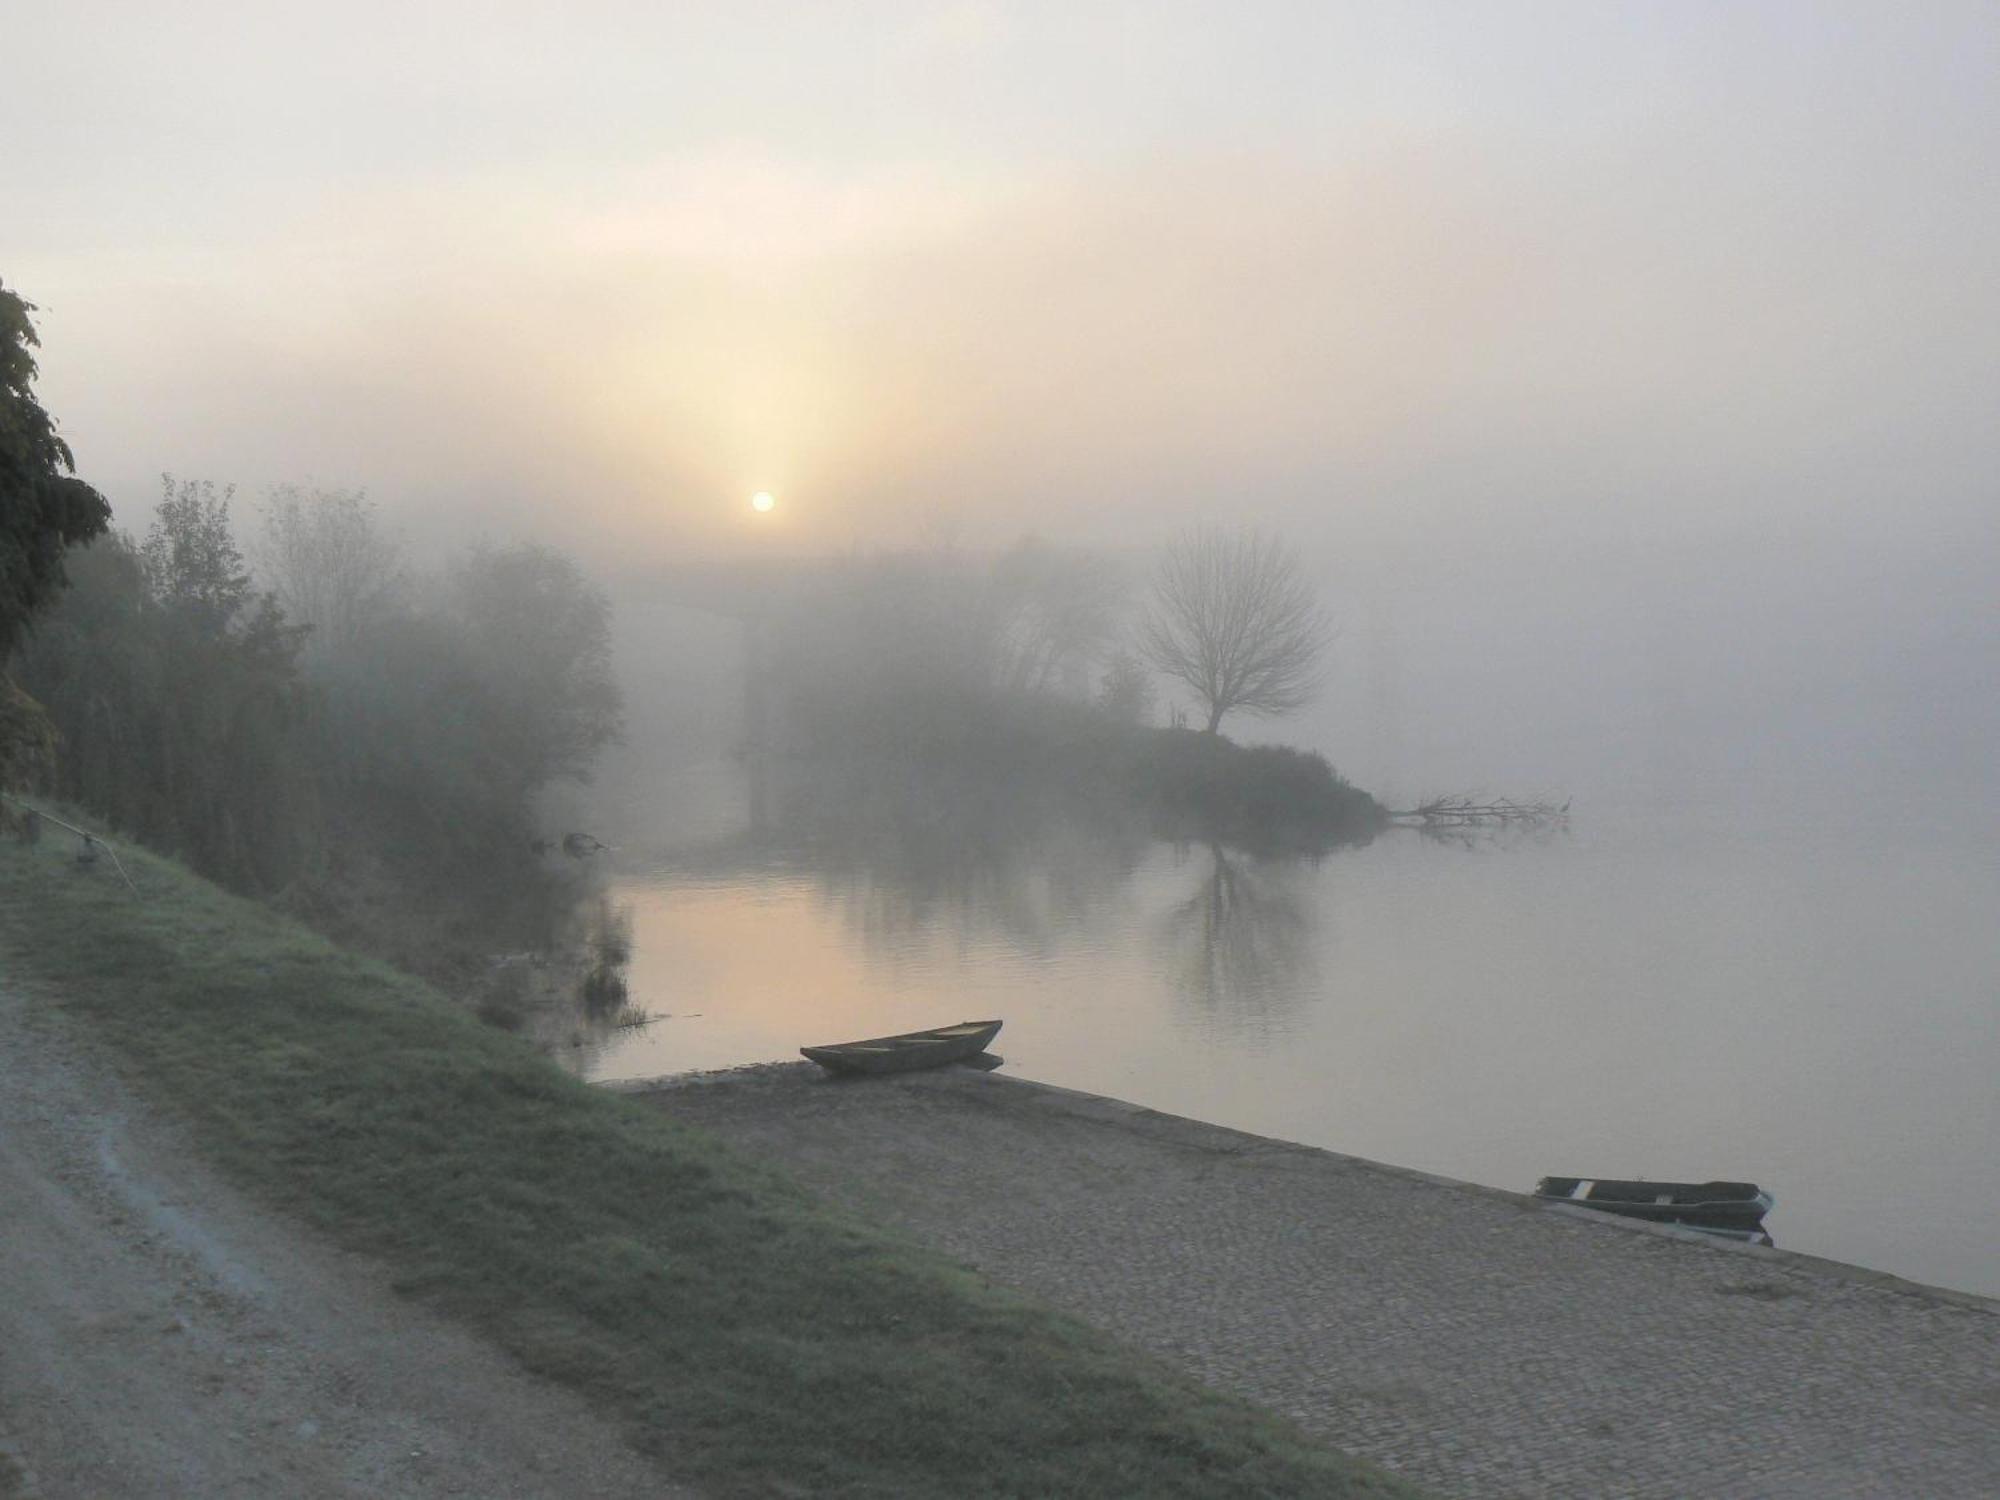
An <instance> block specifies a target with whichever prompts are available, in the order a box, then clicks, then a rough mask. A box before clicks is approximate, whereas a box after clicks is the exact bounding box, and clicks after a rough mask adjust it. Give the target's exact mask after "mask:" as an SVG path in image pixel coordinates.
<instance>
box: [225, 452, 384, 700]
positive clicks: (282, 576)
mask: <svg viewBox="0 0 2000 1500" xmlns="http://www.w3.org/2000/svg"><path fill="white" fill-rule="evenodd" d="M263 521H264V524H263V527H262V530H261V533H260V534H259V535H258V537H257V538H256V540H255V542H254V544H253V546H252V548H251V554H252V558H253V560H254V562H255V564H256V570H257V573H258V575H259V576H260V577H261V578H262V579H263V581H264V582H265V583H266V584H267V585H268V586H269V587H270V589H271V591H272V592H273V593H274V594H276V595H277V598H278V604H279V606H280V607H281V608H282V609H283V610H284V612H285V617H286V618H287V619H289V620H291V621H293V622H295V623H297V624H300V625H310V626H311V627H312V634H311V635H310V636H309V637H307V639H306V647H305V651H306V656H307V658H308V659H309V660H310V661H312V662H314V663H315V664H324V663H326V662H328V661H331V660H335V659H339V658H343V657H347V656H349V655H351V654H352V652H353V651H354V649H355V647H356V645H357V643H358V642H359V640H360V637H361V634H362V632H363V631H364V630H365V629H366V628H367V627H368V625H369V623H370V622H371V621H373V620H376V619H379V618H380V617H381V616H382V615H383V614H384V613H385V612H386V611H389V610H392V609H396V608H399V607H402V606H403V605H404V604H405V602H406V601H405V600H404V598H403V595H404V591H405V587H406V583H405V579H404V575H403V569H402V564H401V560H400V559H399V557H398V556H397V551H396V544H395V543H394V542H392V541H391V540H390V539H389V538H388V537H386V536H384V535H383V534H382V532H381V531H380V530H379V529H378V528H377V526H376V524H375V507H374V506H373V504H371V503H370V501H369V499H368V497H367V495H366V494H365V493H364V492H362V491H360V490H320V489H301V488H300V487H299V486H298V485H295V484H287V485H279V486H277V487H276V488H274V489H272V490H271V491H270V492H269V493H268V494H267V495H266V496H265V499H264V504H263Z"/></svg>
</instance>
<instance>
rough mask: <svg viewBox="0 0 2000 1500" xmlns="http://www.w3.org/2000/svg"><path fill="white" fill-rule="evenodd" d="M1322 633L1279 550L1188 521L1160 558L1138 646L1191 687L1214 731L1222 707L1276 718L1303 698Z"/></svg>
mask: <svg viewBox="0 0 2000 1500" xmlns="http://www.w3.org/2000/svg"><path fill="white" fill-rule="evenodd" d="M1331 638H1332V629H1331V626H1330V625H1329V623H1328V621H1327V618H1326V614H1325V612H1324V611H1323V610H1322V609H1321V608H1320V606H1319V601H1318V597H1317V596H1316V595H1315V594H1314V592H1313V588H1312V585H1311V584H1310V583H1308V582H1307V581H1306V580H1305V579H1304V578H1303V577H1302V576H1301V575H1300V573H1299V567H1298V560H1297V558H1296V557H1295V556H1294V555H1293V553H1292V551H1291V549H1290V548H1289V547H1287V546H1286V545H1285V544H1284V543H1283V542H1281V541H1280V540H1278V538H1276V537H1273V536H1266V535H1264V534H1262V533H1260V532H1257V531H1251V530H1243V531H1235V532H1228V531H1218V530H1214V529H1211V528H1208V527H1198V528H1196V529H1195V530H1193V531H1190V532H1188V533H1186V534H1185V535H1183V536H1181V537H1179V538H1178V539H1176V540H1175V541H1174V542H1172V543H1171V544H1170V545H1169V546H1168V548H1167V551H1166V555H1165V557H1163V558H1162V559H1161V561H1160V567H1159V572H1158V573H1157V575H1156V576H1155V578H1154V581H1153V605H1152V608H1151V609H1150V610H1149V611H1148V613H1147V616H1146V620H1145V623H1144V626H1143V627H1142V629H1141V633H1140V646H1141V649H1142V650H1143V651H1144V653H1145V655H1146V658H1147V659H1148V660H1149V661H1151V662H1152V664H1153V665H1154V666H1155V667H1157V668H1159V670H1160V671H1161V672H1162V673H1163V674H1165V675H1166V676H1168V677H1171V678H1173V679H1175V680H1176V681H1178V682H1181V683H1184V684H1185V685H1186V686H1187V687H1189V688H1191V689H1192V690H1193V691H1194V694H1195V696H1196V698H1197V699H1198V700H1199V701H1200V703H1201V706H1202V709H1203V711H1204V712H1206V713H1207V715H1208V724H1207V732H1208V733H1209V734H1214V733H1216V731H1217V730H1218V729H1219V728H1220V727H1221V724H1222V718H1223V715H1225V714H1227V713H1231V712H1233V711H1236V710H1239V709H1240V710H1242V711H1243V712H1245V713H1253V714H1265V715H1277V714H1286V713H1290V712H1291V711H1292V710H1293V709H1296V708H1298V707H1300V706H1301V705H1303V704H1304V703H1306V702H1307V701H1308V700H1309V699H1311V697H1312V695H1313V692H1314V690H1315V689H1316V688H1317V687H1318V686H1319V661H1320V657H1321V656H1322V655H1323V654H1324V652H1325V650H1326V647H1327V643H1328V642H1329V641H1330V640H1331Z"/></svg>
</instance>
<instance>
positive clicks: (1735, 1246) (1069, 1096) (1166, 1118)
mask: <svg viewBox="0 0 2000 1500" xmlns="http://www.w3.org/2000/svg"><path fill="white" fill-rule="evenodd" d="M780 1070H783V1071H787V1072H797V1073H799V1074H800V1075H801V1076H806V1075H808V1074H817V1073H819V1071H820V1070H819V1069H818V1068H816V1067H815V1066H814V1065H813V1064H812V1063H809V1062H797V1063H793V1062H776V1063H745V1064H743V1065H742V1066H740V1067H734V1068H709V1069H701V1070H697V1071H694V1072H687V1073H662V1074H659V1075H657V1076H654V1077H650V1078H619V1079H610V1080H607V1081H605V1082H602V1083H599V1082H596V1081H594V1080H586V1081H587V1082H589V1083H590V1086H591V1087H592V1088H599V1089H603V1090H604V1091H605V1092H607V1093H615V1094H630V1095H636V1096H642V1097H643V1096H647V1095H654V1094H662V1093H666V1092H669V1091H671V1090H674V1089H681V1088H698V1087H702V1086H704V1085H707V1084H712V1083H729V1082H732V1081H737V1080H740V1079H742V1078H743V1077H744V1076H745V1075H752V1074H762V1073H766V1072H774V1071H780ZM955 1071H958V1070H955ZM964 1071H971V1072H977V1073H978V1074H979V1076H980V1077H983V1078H985V1079H988V1080H990V1081H991V1082H992V1083H994V1084H998V1085H1004V1086H1006V1087H1010V1088H1019V1089H1024V1090H1029V1091H1032V1092H1033V1093H1034V1094H1036V1095H1038V1096H1040V1097H1041V1098H1042V1099H1043V1100H1045V1101H1046V1103H1047V1104H1048V1106H1049V1107H1050V1108H1054V1109H1062V1110H1067V1111H1069V1112H1071V1113H1074V1114H1076V1115H1078V1116H1080V1117H1092V1118H1101V1119H1105V1120H1118V1119H1126V1120H1130V1121H1133V1122H1135V1123H1136V1122H1138V1121H1140V1120H1143V1121H1145V1122H1147V1123H1148V1125H1149V1127H1151V1128H1161V1129H1167V1130H1172V1131H1178V1132H1185V1133H1187V1135H1188V1136H1189V1138H1190V1139H1193V1138H1195V1137H1198V1136H1200V1135H1202V1134H1204V1133H1207V1134H1210V1135H1212V1136H1213V1137H1215V1138H1216V1139H1217V1140H1218V1141H1223V1140H1230V1141H1240V1142H1245V1143H1249V1144H1250V1145H1251V1146H1253V1147H1254V1148H1256V1149H1273V1150H1287V1151H1303V1152H1309V1153H1312V1154H1314V1155H1318V1156H1326V1157H1331V1158H1333V1159H1334V1160H1337V1161H1340V1162H1343V1163H1345V1164H1347V1165H1349V1166H1352V1167H1355V1168H1358V1169H1361V1170H1364V1171H1370V1172H1381V1173H1384V1174H1387V1175H1388V1176H1391V1177H1397V1178H1402V1179H1404V1180H1406V1181H1409V1182H1416V1183H1424V1184H1428V1185H1429V1186H1432V1187H1440V1188H1449V1189H1453V1190H1455V1191H1459V1192H1466V1193H1475V1194H1479V1195H1482V1196H1487V1197H1492V1198H1495V1199H1498V1200H1500V1201H1502V1202H1505V1203H1507V1204H1509V1205H1510V1206H1512V1207H1516V1208H1522V1209H1529V1210H1533V1211H1536V1212H1540V1213H1550V1214H1557V1215H1560V1216H1562V1217H1564V1218H1567V1219H1573V1220H1575V1221H1577V1222H1578V1223H1584V1224H1597V1225H1602V1226H1605V1227H1608V1228H1612V1229H1622V1230H1627V1231H1632V1232H1636V1233H1639V1234H1644V1235H1653V1236H1656V1237H1658V1238H1662V1239H1667V1240H1672V1241H1675V1242H1677V1243H1680V1244H1688V1245H1702V1246H1706V1247H1708V1248H1709V1249H1713V1250H1720V1251H1722V1252H1723V1253H1725V1254H1729V1255H1746V1256H1749V1257H1751V1258H1753V1259H1763V1260H1771V1261H1775V1262H1777V1263H1780V1264H1791V1265H1797V1266H1799V1267H1800V1268H1801V1269H1805V1270H1809V1271H1811V1272H1813V1273H1814V1274H1816V1275H1824V1276H1835V1277H1844V1278H1847V1279H1850V1280H1853V1281H1855V1282H1857V1283H1860V1284H1862V1285H1866V1286H1872V1287H1876V1288H1879V1289H1881V1290H1884V1291H1891V1292H1898V1293H1900V1294H1902V1295H1905V1296H1912V1297H1924V1298H1930V1299H1934V1300H1937V1301H1942V1302H1949V1303H1953V1304H1955V1305H1958V1306H1962V1307H1969V1308H1972V1309H1974V1310H1976V1311H1980V1312H1985V1313H1989V1314H1991V1315H1993V1316H1995V1317H2000V1297H1989V1296H1985V1295H1983V1294H1981V1293H1979V1292H1968V1291H1964V1290H1962V1289H1960V1288H1958V1287H1948V1286H1940V1285H1937V1284H1936V1283H1933V1282H1927V1281H1916V1280H1913V1279H1912V1278H1910V1277H1907V1276H1899V1275H1897V1274H1896V1273H1895V1272H1893V1271H1882V1270H1877V1269H1876V1268H1874V1267H1872V1266H1864V1265H1860V1264H1857V1263H1856V1262H1853V1261H1844V1260H1834V1259H1832V1258H1831V1257H1828V1256H1823V1255H1813V1254H1811V1253H1809V1252H1807V1251H1803V1250H1788V1249H1786V1248H1785V1247H1784V1246H1783V1245H1776V1246H1772V1245H1751V1244H1744V1243H1741V1242H1738V1241H1734V1240H1727V1239H1721V1238H1718V1237H1716V1236H1714V1235H1707V1234H1703V1233H1701V1232H1700V1231H1699V1230H1693V1229H1685V1228H1681V1227H1679V1226H1677V1225H1673V1224H1652V1223H1648V1222H1646V1221H1645V1220H1643V1219H1632V1218H1623V1217H1620V1216H1619V1215H1617V1214H1610V1213H1604V1212H1602V1211H1601V1210H1600V1211H1592V1210H1591V1209H1587V1208H1582V1207H1579V1206H1576V1205H1574V1204H1567V1203H1547V1202H1544V1201H1542V1200H1541V1199H1538V1198H1536V1197H1535V1196H1534V1195H1533V1194H1531V1193H1517V1192H1514V1191H1511V1190H1510V1189H1507V1188H1498V1187H1492V1186H1490V1185H1488V1184H1486V1183H1483V1182H1472V1181H1470V1180H1468V1179H1466V1178H1462V1177H1449V1176H1446V1175H1444V1174H1443V1173H1440V1172H1426V1171H1424V1170H1422V1169H1421V1168H1418V1167H1405V1166H1400V1165H1398V1164H1396V1163H1395V1162H1385V1161H1377V1160H1375V1159H1373V1158H1372V1157H1366V1156H1355V1155H1353V1154H1351V1153H1349V1152H1345V1151H1336V1150H1334V1149H1333V1148H1331V1147H1329V1146H1315V1145H1312V1144H1310V1143H1308V1142H1305V1141H1292V1140H1286V1139H1285V1138H1283V1137H1282V1136H1269V1135H1259V1134H1257V1133H1256V1132H1255V1131H1249V1130H1240V1129H1238V1128H1237V1127H1235V1126H1233V1125H1220V1124H1216V1123H1214V1122H1213V1121H1209V1120H1199V1119H1196V1118H1195V1117H1193V1116H1192V1115H1177V1114H1174V1113H1172V1112H1171V1111H1168V1110H1161V1109H1155V1108H1153V1106H1151V1105H1149V1104H1135V1103H1133V1102H1132V1101H1131V1100H1129V1099H1119V1098H1116V1097H1115V1096H1113V1095H1110V1094H1094V1093H1091V1092H1089V1091H1088V1090H1086V1089H1073V1088H1069V1087H1067V1086H1066V1085H1063V1084H1058V1083H1044V1082H1042V1081H1041V1080H1039V1079H1034V1078H1024V1077H1022V1076H1020V1075H1019V1074H1011V1073H1002V1072H1000V1071H998V1070H997V1069H996V1070H987V1071H980V1070H964ZM827 1082H828V1084H829V1086H831V1087H835V1088H848V1087H854V1086H857V1085H855V1084H850V1083H845V1082H839V1081H835V1080H831V1079H829V1080H827Z"/></svg>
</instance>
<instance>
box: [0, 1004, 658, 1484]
mask: <svg viewBox="0 0 2000 1500" xmlns="http://www.w3.org/2000/svg"><path fill="white" fill-rule="evenodd" d="M685 1493H687V1492H686V1491H682V1490H677V1489H675V1488H674V1487H673V1486H671V1485H669V1484H668V1483H666V1482H665V1481H664V1480H663V1479H662V1477H661V1476H660V1475H659V1474H658V1473H657V1472H656V1471H655V1470H654V1469H653V1468H652V1467H650V1466H649V1465H648V1464H647V1463H646V1462H645V1461H644V1460H642V1459H641V1458H640V1457H639V1456H638V1455H636V1454H635V1453H633V1452H632V1451H631V1450H630V1449H629V1448H628V1447H627V1446H626V1444H625V1442H624V1441H623V1439H622V1438H621V1437H620V1435H619V1433H618V1432H617V1430H616V1429H615V1428H613V1427H611V1426H610V1425H609V1424H607V1423H606V1422H604V1421H603V1420H601V1419H599V1418H597V1417H595V1416H593V1415H592V1414H591V1413H590V1412H589V1411H588V1410H586V1409H585V1408H584V1406H583V1404H582V1403H581V1402H580V1401H578V1400H576V1399H575V1398H573V1397H572V1396H570V1395H569V1394H568V1393H567V1392H564V1391H561V1390H558V1389H555V1388H553V1387H551V1386H548V1385H546V1384H543V1383H541V1382H539V1381H536V1380H534V1379H533V1378H531V1377H529V1376H527V1375H525V1374H524V1373H522V1372H521V1371H520V1370H519V1369H518V1368H516V1367H515V1366H514V1365H512V1364H511V1363H510V1362H509V1361H508V1360H507V1359H506V1358H505V1357H504V1356H503V1355H501V1354H499V1353H498V1352H497V1351H495V1350H493V1349H491V1348H489V1347H488V1346H486V1345H485V1344H483V1343H481V1342H479V1341H478V1340H476V1339H474V1338H471V1337H470V1336H468V1335H466V1334H465V1333H463V1332H461V1331H459V1330H457V1329H455V1328H453V1327H451V1326H449V1325H447V1324H445V1323H443V1322H441V1321H440V1320H438V1319H436V1318H433V1317H431V1316H430V1315H428V1314H426V1313H424V1312H423V1311H422V1310H420V1309H418V1308H415V1307H413V1306H411V1305H410V1304H409V1303H407V1302H406V1301H404V1300H402V1299H400V1298H398V1297H397V1296H396V1295H395V1294H394V1293H393V1292H392V1291H390V1290H389V1289H388V1287H387V1286H386V1284H385V1282H384V1279H383V1278H382V1276H381V1274H380V1273H379V1272H377V1271H376V1270H375V1269H374V1268H373V1267H372V1266H371V1265H369V1264H368V1263H366V1262H363V1261H360V1260H357V1259H355V1258H352V1257H347V1256H343V1255H341V1254H339V1253H338V1252H336V1251H332V1250H329V1249H327V1248H326V1247H325V1246H324V1245H322V1244H320V1243H318V1242H316V1241H314V1240H312V1239H311V1238H310V1237H308V1236H306V1235H303V1234H302V1233H300V1232H299V1231H297V1230H295V1229H293V1228H291V1227H290V1226H289V1225H286V1224H283V1223H281V1222H278V1221H275V1220H274V1219H272V1218H271V1217H270V1216H268V1215H266V1214H264V1213H263V1212H261V1211H260V1210H258V1209H256V1208H254V1207H253V1206H251V1205H249V1204H246V1203H245V1202H243V1201H242V1200H241V1199H240V1198H239V1197H237V1195H236V1194H234V1193H233V1192H231V1191H230V1190H228V1189H227V1188H225V1187H223V1186H222V1185H221V1184H220V1183H218V1182H216V1181H215V1180H214V1179H213V1178H212V1177H211V1176H210V1175H209V1173H208V1172H207V1171H205V1170H204V1169H203V1168H202V1167H201V1166H200V1165H199V1164H198V1163H197V1162H195V1161H194V1160H193V1158H192V1156H191V1155H190V1153H189V1152H187V1151H186V1150H185V1149H183V1148H182V1147H181V1146H180V1145H179V1144H178V1142H177V1141H176V1140H175V1138H174V1133H173V1132H172V1131H171V1130H170V1129H168V1128H167V1127H166V1126H165V1125H164V1124H163V1123H162V1122H161V1121H160V1120H158V1119H157V1118H154V1117H151V1116H150V1115H149V1114H148V1113H147V1111H146V1110H145V1109H143V1108H142V1107H141V1106H140V1105H139V1104H138V1103H137V1102H136V1101H135V1100H134V1099H132V1098H131V1097H130V1096H129V1094H128V1093H127V1092H126V1091H125V1090H124V1089H123V1088H121V1087H120V1086H119V1084H118V1082H117V1080H116V1079H115V1077H114V1076H113V1074H112V1071H111V1069H110V1068H109V1067H108V1066H107V1065H106V1063H105V1062H104V1060H103V1059H102V1058H100V1057H98V1056H97V1055H96V1051H95V1049H94V1048H92V1047H91V1046H89V1045H87V1044H85V1043H83V1042H80V1041H79V1040H78V1039H76V1038H74V1037H72V1036H68V1035H66V1034H65V1033H64V1032H63V1031H62V1030H60V1029H59V1028H57V1027H55V1026H54V1025H52V1024H50V1023H49V1022H48V1021H47V1019H46V1018H44V1017H41V1016H40V1015H38V1014H37V1013H36V1011H35V1010H34V1008H33V1005H32V1000H31V997H29V996H26V995H24V994H23V993H21V992H20V990H19V989H18V988H14V989H10V987H9V986H8V985H7V984H6V983H5V982H0V1497H7V1500H14V1497H16V1496H19V1497H34V1500H183V1497H185V1500H231V1497H242V1500H320V1497H329V1500H330V1497H336V1496H339V1497H350V1496H351V1497H362V1496H366V1497H371V1500H373V1497H407V1500H432V1497H442V1496H466V1497H479V1500H505V1497H520V1500H527V1497H551V1500H553V1497H558V1496H561V1497H574V1496H596V1497H620V1500H623V1497H633V1500H636V1497H640V1496H644V1497H648V1500H662V1497H667V1496H672V1495H676V1494H685Z"/></svg>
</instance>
